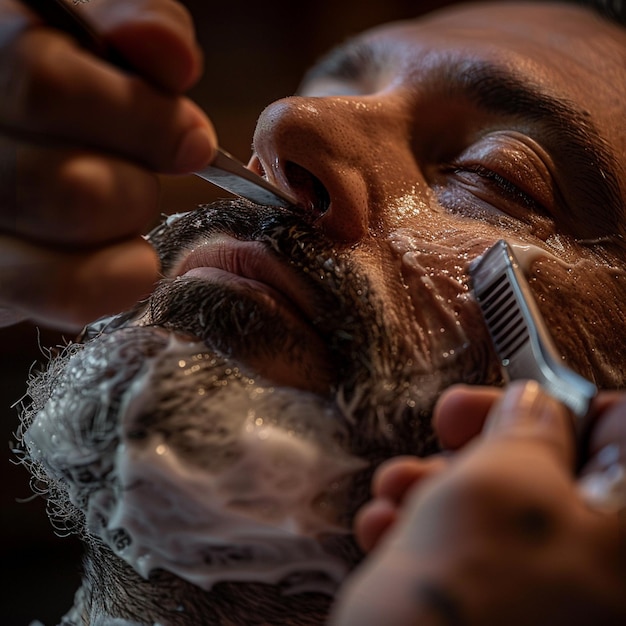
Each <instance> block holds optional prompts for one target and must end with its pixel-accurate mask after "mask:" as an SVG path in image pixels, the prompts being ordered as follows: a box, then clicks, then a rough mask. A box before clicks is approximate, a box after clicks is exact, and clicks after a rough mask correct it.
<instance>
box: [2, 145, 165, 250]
mask: <svg viewBox="0 0 626 626" xmlns="http://www.w3.org/2000/svg"><path fill="white" fill-rule="evenodd" d="M0 189H1V190H2V196H3V198H2V208H1V210H0V230H2V231H4V232H5V233H13V234H18V235H20V236H22V237H24V238H26V239H31V240H36V241H40V242H45V243H55V244H67V245H74V246H81V247H85V246H93V245H97V244H103V243H106V242H112V241H119V240H121V239H126V238H128V237H131V236H133V235H139V234H142V233H144V232H145V231H146V229H147V228H148V227H150V226H152V225H153V224H154V223H155V220H156V219H157V217H158V213H159V181H158V178H157V176H156V175H155V174H153V173H151V172H149V171H147V170H144V169H142V168H140V167H139V166H136V165H133V164H132V163H130V162H128V161H124V160H121V159H115V158H112V157H106V156H104V155H100V154H96V153H90V152H80V151H76V150H61V149H51V148H44V147H38V146H33V145H29V144H24V143H22V142H16V141H14V140H13V139H7V138H0ZM129 208H130V209H131V210H129Z"/></svg>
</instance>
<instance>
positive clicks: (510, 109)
mask: <svg viewBox="0 0 626 626" xmlns="http://www.w3.org/2000/svg"><path fill="white" fill-rule="evenodd" d="M460 69H461V71H459V70H460ZM447 84H448V85H451V86H452V87H453V89H454V88H458V89H460V91H461V93H464V94H467V96H468V97H469V98H470V100H472V101H474V102H475V103H476V104H477V105H478V106H479V107H480V108H482V109H484V110H485V111H487V112H490V113H494V114H497V115H504V116H511V117H518V118H520V119H523V120H525V121H528V122H532V123H535V124H537V125H539V126H541V127H542V129H543V130H544V134H543V136H542V141H541V143H542V144H544V145H546V146H547V147H548V151H549V153H550V155H551V157H552V158H553V160H554V161H555V165H556V168H557V170H558V171H566V172H568V180H569V183H568V185H569V188H570V189H571V191H572V195H573V196H574V197H576V198H578V200H577V202H576V204H577V205H580V207H581V209H582V210H583V211H585V212H586V213H587V215H589V216H591V215H592V213H591V212H590V209H594V208H598V209H600V211H601V214H600V215H597V214H596V213H595V212H594V213H593V218H594V219H595V220H599V221H597V222H596V223H597V225H598V226H600V230H601V231H602V232H603V233H604V234H615V233H617V231H618V230H619V231H623V230H624V225H623V224H622V221H623V219H624V214H623V213H624V206H623V200H622V196H621V192H620V185H619V179H618V177H617V174H616V172H617V171H618V163H617V160H616V159H615V157H614V156H613V154H612V153H611V151H610V149H609V145H608V143H607V141H606V140H605V139H604V138H603V137H602V136H601V135H600V133H599V132H598V131H597V129H596V128H595V126H594V124H593V122H592V120H591V119H590V116H589V114H588V113H587V112H585V111H583V110H579V109H578V108H577V107H575V106H574V105H573V104H572V103H570V102H568V101H567V100H566V99H564V98H562V97H558V96H555V95H553V94H551V93H548V92H547V91H546V90H545V89H544V88H542V87H540V86H539V85H537V84H534V83H532V82H530V81H529V80H527V79H523V80H522V79H521V78H518V77H517V76H515V75H514V74H512V73H510V72H509V71H505V70H503V69H502V68H501V67H499V66H495V65H493V64H492V63H484V62H478V63H477V62H472V63H467V64H466V67H464V68H458V67H457V69H456V70H455V71H454V75H453V76H449V78H448V81H447ZM574 217H576V216H574ZM623 235H624V233H623V232H621V233H620V236H623Z"/></svg>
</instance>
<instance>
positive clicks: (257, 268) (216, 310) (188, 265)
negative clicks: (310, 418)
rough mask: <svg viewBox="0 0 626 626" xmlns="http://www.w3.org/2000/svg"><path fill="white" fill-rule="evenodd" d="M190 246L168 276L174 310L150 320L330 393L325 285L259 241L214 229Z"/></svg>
mask: <svg viewBox="0 0 626 626" xmlns="http://www.w3.org/2000/svg"><path fill="white" fill-rule="evenodd" d="M185 248H186V250H187V252H186V253H184V254H183V255H182V256H179V258H178V260H177V261H176V262H175V263H174V264H173V265H172V266H171V269H170V270H169V271H168V272H167V274H168V278H169V279H170V280H169V281H166V282H165V283H164V290H165V291H164V293H166V299H167V300H168V301H169V304H168V305H167V307H166V310H169V311H170V313H168V314H167V315H166V317H165V318H159V317H158V316H157V317H156V318H152V323H156V324H157V325H162V324H164V325H165V326H166V327H169V328H172V329H175V330H177V331H185V332H190V333H191V334H192V335H194V336H197V337H199V338H202V339H203V340H204V341H205V342H206V343H207V345H209V346H210V347H211V348H212V349H216V350H218V351H219V352H221V353H223V354H225V355H228V356H229V357H232V358H234V359H236V360H237V361H238V363H239V364H240V365H241V366H244V369H247V371H250V372H252V373H255V374H257V375H262V376H263V377H264V378H266V379H268V380H270V381H272V382H274V383H277V384H287V385H290V386H295V387H298V388H302V389H308V390H311V391H317V392H323V393H325V392H328V391H329V388H330V387H329V386H330V385H331V380H332V378H334V376H333V370H334V368H333V366H332V362H333V359H332V356H331V354H330V351H329V346H328V343H327V341H328V338H326V340H325V339H324V338H323V336H322V334H321V333H320V332H318V329H317V328H316V320H321V319H322V313H323V309H322V306H321V303H322V301H323V294H322V293H320V292H319V291H318V290H319V288H317V289H316V287H315V285H314V283H309V282H308V281H307V280H306V278H304V277H302V276H301V275H300V274H298V273H297V272H296V271H295V270H294V269H292V268H291V267H290V266H289V264H288V263H287V262H283V261H281V259H280V257H279V256H278V255H275V254H274V252H273V251H272V249H271V247H270V246H269V245H268V244H266V243H262V242H260V241H254V240H240V239H237V238H235V237H233V236H232V235H228V234H224V233H213V234H211V235H208V236H205V237H204V238H202V239H201V240H199V241H197V242H196V243H194V244H188V245H187V246H185ZM172 279H173V282H172ZM202 283H206V291H204V292H203V291H202V288H201V287H200V286H199V285H201V284H202ZM168 285H169V286H168ZM216 288H217V291H216V290H215V289H216ZM176 294H178V295H176ZM226 294H229V295H226ZM203 296H204V299H203ZM214 298H215V299H214ZM157 300H159V297H157ZM177 301H179V304H177ZM239 304H241V305H242V306H239ZM181 306H182V310H183V314H182V316H181V308H180V307H181ZM157 308H159V307H158V306H157ZM190 311H191V312H190ZM206 311H210V312H209V313H208V314H207V313H206ZM199 320H202V321H199ZM251 320H252V321H251ZM250 368H251V369H250Z"/></svg>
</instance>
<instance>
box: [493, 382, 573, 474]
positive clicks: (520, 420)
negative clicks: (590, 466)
mask: <svg viewBox="0 0 626 626" xmlns="http://www.w3.org/2000/svg"><path fill="white" fill-rule="evenodd" d="M483 433H484V437H485V439H486V440H492V441H493V440H496V439H498V440H503V439H506V440H511V439H516V440H523V441H528V442H532V443H536V444H538V445H544V446H548V447H550V448H551V449H552V452H553V453H554V454H555V455H557V457H558V458H559V460H561V461H562V462H563V463H565V464H566V465H567V466H571V465H572V464H573V462H574V458H575V440H574V423H573V416H572V414H571V412H570V411H569V409H568V408H567V407H566V406H565V405H564V404H562V403H561V402H559V401H558V400H556V399H555V398H553V397H552V396H550V395H549V394H547V393H546V392H545V390H544V389H543V388H542V387H541V385H540V384H539V383H537V382H536V381H534V380H529V381H515V382H513V383H511V384H510V385H509V386H508V387H507V388H506V390H505V392H504V394H503V395H502V397H501V398H500V399H499V400H498V401H497V402H496V403H495V404H494V406H493V407H492V409H491V410H490V412H489V414H488V416H487V421H486V422H485V428H484V431H483Z"/></svg>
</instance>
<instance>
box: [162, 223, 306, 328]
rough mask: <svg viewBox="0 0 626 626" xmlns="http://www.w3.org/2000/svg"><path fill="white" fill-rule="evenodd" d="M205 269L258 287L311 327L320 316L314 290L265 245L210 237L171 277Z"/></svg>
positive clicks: (175, 268) (182, 262)
mask: <svg viewBox="0 0 626 626" xmlns="http://www.w3.org/2000/svg"><path fill="white" fill-rule="evenodd" d="M203 267H206V268H215V269H219V270H222V271H224V272H227V273H229V274H232V275H233V276H237V277H240V278H243V279H247V281H249V284H250V286H253V287H254V286H255V284H256V286H258V288H260V289H263V290H264V291H265V292H270V293H271V295H272V296H275V297H274V299H275V300H277V302H278V304H279V305H281V306H283V307H285V308H287V309H289V310H290V311H291V313H293V314H295V315H296V316H297V317H298V318H300V319H301V320H303V321H306V322H308V323H310V324H313V322H314V321H315V319H316V318H317V316H318V309H317V306H316V300H317V298H316V297H315V294H314V293H313V289H312V287H311V286H310V285H307V284H305V282H304V281H303V280H302V278H301V277H300V276H299V275H298V274H297V273H296V272H295V271H294V270H293V269H291V268H290V267H289V266H288V265H287V264H286V263H285V262H283V261H281V260H280V259H279V258H278V257H277V256H276V255H275V254H273V253H272V252H271V250H270V249H269V247H268V246H267V245H266V244H264V243H262V242H259V241H247V240H239V239H236V238H235V237H232V236H230V235H225V234H214V235H211V236H210V237H209V238H208V239H206V240H205V241H203V242H202V243H199V244H197V245H196V246H195V247H194V248H193V249H192V250H191V251H190V252H189V253H188V254H186V255H185V256H184V257H183V258H182V259H181V260H180V261H179V262H178V263H177V264H176V266H175V267H174V268H173V269H172V272H171V275H172V276H173V277H176V276H183V275H185V274H186V273H188V272H190V271H191V270H193V269H197V268H203ZM294 309H295V310H294Z"/></svg>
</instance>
